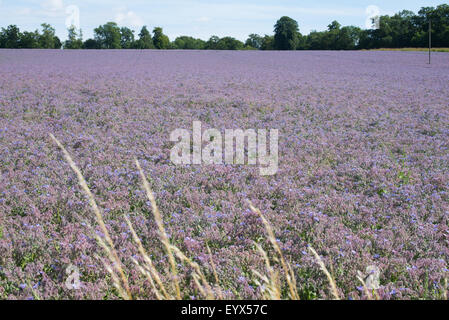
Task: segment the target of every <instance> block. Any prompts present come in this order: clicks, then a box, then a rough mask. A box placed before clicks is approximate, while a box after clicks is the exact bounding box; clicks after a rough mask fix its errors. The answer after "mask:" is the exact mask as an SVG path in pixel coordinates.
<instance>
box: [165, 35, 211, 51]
mask: <svg viewBox="0 0 449 320" xmlns="http://www.w3.org/2000/svg"><path fill="white" fill-rule="evenodd" d="M173 46H174V48H175V49H195V50H201V49H204V48H205V46H206V42H205V41H204V40H201V39H195V38H193V37H189V36H180V37H177V38H176V39H175V41H173Z"/></svg>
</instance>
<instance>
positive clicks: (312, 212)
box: [0, 50, 449, 299]
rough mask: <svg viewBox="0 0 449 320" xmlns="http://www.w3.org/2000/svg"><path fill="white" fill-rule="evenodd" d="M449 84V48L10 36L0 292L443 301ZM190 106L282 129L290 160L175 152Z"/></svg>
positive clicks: (0, 166) (1, 152) (10, 295)
mask: <svg viewBox="0 0 449 320" xmlns="http://www.w3.org/2000/svg"><path fill="white" fill-rule="evenodd" d="M448 84H449V54H447V53H434V54H433V56H432V64H431V65H429V64H428V57H427V54H426V53H425V52H382V51H376V52H373V51H364V52H332V51H327V52H325V51H323V52H321V51H313V52H301V51H290V52H268V51H267V52H263V51H234V52H231V51H220V52H218V51H182V52H181V51H176V50H173V51H163V50H160V51H153V50H146V51H141V50H133V51H127V50H121V51H114V50H110V51H109V50H108V51H95V50H93V51H90V50H84V51H67V50H64V51H62V50H48V51H47V50H45V51H39V50H25V51H19V50H0V172H1V176H0V299H126V298H133V299H172V298H175V299H176V298H182V299H204V298H210V299H262V298H280V299H333V298H340V299H444V298H446V294H447V293H446V289H445V288H447V282H446V279H448V278H449V270H448V265H447V261H448V258H449V243H448V241H449V227H448V219H449V194H448V192H449V170H448V169H449V154H448V147H449V89H448ZM193 121H201V123H202V126H203V130H206V129H208V128H215V129H218V130H220V131H224V130H225V129H243V130H246V129H267V130H269V129H278V130H279V168H278V171H277V173H276V174H275V175H273V176H262V175H260V174H259V167H258V166H254V165H227V164H223V165H204V164H203V165H193V164H192V165H175V164H173V163H172V161H171V160H170V151H171V149H172V147H173V146H174V144H175V143H174V142H171V141H170V133H171V132H172V131H173V130H175V129H178V128H182V129H187V130H190V131H191V130H192V123H193ZM50 134H52V135H53V136H54V138H55V139H52V138H51V136H50ZM57 141H59V142H60V145H59V146H58V144H57ZM62 147H63V148H65V149H66V154H64V152H63V149H62ZM68 155H69V156H70V157H71V158H72V159H73V162H74V163H73V165H76V166H77V167H78V168H79V170H80V173H81V174H82V176H83V177H84V179H85V180H86V182H87V184H86V185H85V188H83V187H82V186H81V185H80V180H79V179H81V178H80V176H78V175H77V174H76V173H75V172H74V170H72V169H73V168H74V166H72V168H71V166H70V163H69V162H70V161H69V159H68ZM136 160H138V164H140V166H141V170H139V167H138V165H137V163H136ZM81 180H82V179H81ZM145 181H146V182H147V184H146V182H145ZM145 184H146V186H147V188H146V187H145ZM86 189H88V190H90V191H91V193H92V194H91V197H89V196H88V195H87V191H86ZM150 189H151V190H150ZM153 195H154V200H155V201H153V202H152V201H151V197H152V196H153ZM93 203H96V205H97V206H98V211H95V206H94V205H93ZM156 205H157V207H158V208H159V210H156ZM159 211H160V212H159ZM127 220H128V221H127ZM103 222H104V225H103ZM106 231H107V232H106ZM271 232H272V234H271ZM133 233H134V234H133ZM314 250H315V251H316V253H317V255H315V254H314ZM69 266H70V267H76V268H77V269H78V270H79V287H72V288H70V286H67V285H66V284H67V279H68V277H69V276H70V275H69V274H68V272H67V268H68V267H69ZM369 266H377V267H378V268H379V270H380V274H379V276H380V283H379V288H377V289H372V290H371V289H369V288H366V286H365V285H364V284H363V281H361V280H363V279H364V277H365V276H368V275H367V274H366V270H367V267H369Z"/></svg>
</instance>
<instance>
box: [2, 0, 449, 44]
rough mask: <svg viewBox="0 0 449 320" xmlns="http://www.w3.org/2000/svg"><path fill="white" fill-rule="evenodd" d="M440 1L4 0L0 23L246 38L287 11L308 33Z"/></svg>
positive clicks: (267, 30)
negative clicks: (113, 26)
mask: <svg viewBox="0 0 449 320" xmlns="http://www.w3.org/2000/svg"><path fill="white" fill-rule="evenodd" d="M447 2H448V1H446V3H447ZM442 3H445V0H438V1H432V0H426V1H421V0H407V1H403V0H401V1H398V0H301V1H294V0H246V1H245V0H240V1H238V0H228V1H225V0H127V1H126V0H27V1H25V0H0V27H6V26H7V25H9V24H16V25H18V26H19V27H20V28H21V29H22V30H35V29H36V28H38V27H39V26H40V24H41V23H42V22H47V23H50V24H52V25H53V26H54V27H55V28H56V31H57V35H58V36H59V37H60V38H61V39H65V38H66V34H67V32H66V24H67V23H69V24H70V21H72V22H73V21H78V20H79V25H80V27H81V29H82V30H83V33H84V38H85V39H86V38H88V37H92V36H93V34H92V30H93V29H94V28H95V27H97V26H98V25H100V24H103V23H105V22H107V21H116V22H117V23H119V24H120V25H122V26H128V27H131V28H132V29H135V30H138V29H140V28H141V26H142V25H148V26H149V27H150V28H153V27H154V26H161V27H163V28H164V32H165V33H166V34H167V35H168V36H169V37H170V39H172V40H173V39H174V38H175V37H176V36H179V35H191V36H194V37H198V38H202V39H205V40H206V39H208V38H209V37H210V36H211V35H218V36H220V37H222V36H227V35H229V36H232V37H235V38H237V39H240V40H245V39H246V38H247V36H248V34H250V33H259V34H261V35H263V34H272V33H273V25H274V23H275V22H276V20H277V19H278V18H280V17H281V16H283V15H287V16H290V17H292V18H294V19H295V20H297V21H298V23H299V27H300V31H301V33H303V34H307V33H309V32H310V31H311V30H324V29H326V26H327V25H328V24H329V23H330V22H331V21H332V20H338V21H339V22H340V23H341V24H343V25H356V26H360V27H364V26H365V24H366V20H367V18H368V14H367V7H368V6H376V7H377V8H379V10H380V13H381V14H393V13H396V12H398V11H400V10H402V9H407V10H412V11H414V12H417V11H418V10H419V8H420V7H423V6H437V5H439V4H442ZM371 8H372V7H371ZM78 12H79V19H77V16H78V15H77V13H78ZM136 33H138V32H136Z"/></svg>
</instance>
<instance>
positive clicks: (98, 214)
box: [50, 133, 132, 299]
mask: <svg viewBox="0 0 449 320" xmlns="http://www.w3.org/2000/svg"><path fill="white" fill-rule="evenodd" d="M50 138H51V139H52V140H53V141H54V142H55V143H56V145H57V146H58V147H59V148H60V149H61V150H62V152H63V154H64V157H65V159H66V161H67V162H68V164H69V165H70V167H71V168H72V170H73V171H74V172H75V173H76V176H77V177H78V182H79V184H80V186H81V188H82V189H83V190H84V192H85V193H86V195H87V198H88V199H89V204H90V207H91V208H92V211H93V212H94V214H95V216H96V219H97V222H98V224H99V226H100V229H101V231H102V232H103V234H104V237H105V239H106V241H107V244H108V246H109V249H110V250H108V252H107V253H108V255H109V259H111V261H113V262H114V263H115V268H116V269H117V270H118V272H119V274H120V278H121V280H122V282H123V286H124V287H125V291H126V294H125V295H123V296H122V297H123V299H132V296H131V291H130V289H129V285H128V280H127V279H126V277H125V273H124V272H123V269H122V263H121V261H120V259H119V257H118V255H117V252H116V251H115V249H114V243H113V242H112V239H111V237H110V236H109V232H108V229H107V228H106V225H105V224H104V221H103V216H102V215H101V212H100V209H99V208H98V206H97V203H96V201H95V198H94V196H93V194H92V192H91V191H90V189H89V187H88V186H87V182H86V180H85V179H84V177H83V175H82V173H81V171H80V169H79V168H78V166H77V165H76V164H75V162H74V161H73V160H72V157H71V156H70V154H69V153H68V152H67V150H66V149H65V148H64V146H63V145H62V143H61V142H59V140H58V139H56V138H55V136H54V135H53V134H51V133H50ZM115 278H116V279H117V277H115Z"/></svg>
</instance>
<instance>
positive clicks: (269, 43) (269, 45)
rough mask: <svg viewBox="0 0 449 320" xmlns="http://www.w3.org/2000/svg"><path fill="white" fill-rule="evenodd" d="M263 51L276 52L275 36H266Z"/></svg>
mask: <svg viewBox="0 0 449 320" xmlns="http://www.w3.org/2000/svg"><path fill="white" fill-rule="evenodd" d="M260 49H261V50H274V49H275V46H274V36H269V35H267V34H266V35H265V36H264V37H263V39H262V45H261V46H260Z"/></svg>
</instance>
